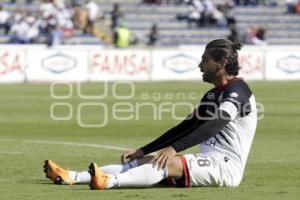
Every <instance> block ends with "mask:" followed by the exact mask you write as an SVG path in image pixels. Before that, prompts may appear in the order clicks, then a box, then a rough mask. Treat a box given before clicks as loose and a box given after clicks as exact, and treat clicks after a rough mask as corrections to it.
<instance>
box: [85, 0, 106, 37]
mask: <svg viewBox="0 0 300 200" xmlns="http://www.w3.org/2000/svg"><path fill="white" fill-rule="evenodd" d="M85 7H86V9H87V14H88V20H87V27H86V29H85V32H86V33H93V32H94V24H95V22H96V20H97V19H98V18H100V17H101V16H102V14H101V10H100V7H99V6H98V4H97V3H95V1H93V0H89V1H88V2H87V4H86V5H85Z"/></svg>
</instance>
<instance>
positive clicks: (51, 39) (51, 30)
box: [46, 24, 61, 47]
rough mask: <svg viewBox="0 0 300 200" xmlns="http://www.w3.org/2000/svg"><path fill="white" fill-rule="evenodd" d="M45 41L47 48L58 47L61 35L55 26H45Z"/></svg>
mask: <svg viewBox="0 0 300 200" xmlns="http://www.w3.org/2000/svg"><path fill="white" fill-rule="evenodd" d="M46 36H47V40H46V44H47V46H48V47H51V46H53V45H58V44H60V43H61V33H60V31H59V29H58V28H57V26H56V25H51V24H48V25H47V34H46Z"/></svg>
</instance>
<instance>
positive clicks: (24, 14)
mask: <svg viewBox="0 0 300 200" xmlns="http://www.w3.org/2000/svg"><path fill="white" fill-rule="evenodd" d="M26 3H32V1H27V2H26ZM99 17H101V11H100V8H99V6H98V5H97V4H96V3H95V2H94V1H92V0H89V1H87V2H86V3H85V4H83V5H82V4H80V3H79V2H76V1H73V2H70V3H65V2H64V1H63V0H43V1H42V3H40V5H39V7H38V10H27V9H26V10H25V9H17V10H15V11H14V12H13V13H12V12H10V11H7V10H4V9H3V7H2V6H0V28H2V29H4V32H5V33H6V34H9V35H10V43H18V44H28V43H47V44H48V45H49V46H51V45H53V44H58V43H61V40H62V38H70V37H72V36H73V35H74V30H75V28H78V29H82V30H83V32H85V33H88V32H92V29H93V24H94V22H95V21H96V20H97V19H98V18H99Z"/></svg>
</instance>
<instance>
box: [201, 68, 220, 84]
mask: <svg viewBox="0 0 300 200" xmlns="http://www.w3.org/2000/svg"><path fill="white" fill-rule="evenodd" d="M217 72H218V71H216V70H215V69H214V70H207V71H205V72H204V73H203V75H202V79H203V81H205V82H208V83H213V82H214V80H215V79H216V73H217Z"/></svg>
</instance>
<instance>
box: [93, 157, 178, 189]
mask: <svg viewBox="0 0 300 200" xmlns="http://www.w3.org/2000/svg"><path fill="white" fill-rule="evenodd" d="M147 159H149V158H147ZM147 159H145V160H144V161H145V163H146V164H143V165H140V166H138V167H136V168H132V169H130V170H128V171H126V172H124V173H120V174H116V175H111V174H106V173H104V172H102V171H101V170H100V169H99V168H98V166H97V165H96V164H95V163H92V164H91V165H90V167H89V173H90V174H91V177H92V180H91V183H90V187H91V189H109V188H116V187H147V186H151V185H154V184H156V183H159V182H160V181H161V180H163V179H165V178H167V177H172V178H175V179H177V180H178V179H180V178H181V177H182V175H183V165H182V161H181V159H180V157H178V156H177V157H174V158H173V159H171V160H170V161H169V162H168V164H167V166H166V167H165V168H163V169H158V168H157V167H153V165H152V164H151V163H149V161H150V159H149V160H147ZM147 161H148V162H147Z"/></svg>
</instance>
